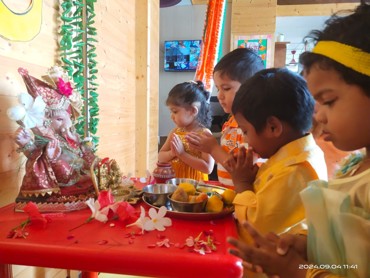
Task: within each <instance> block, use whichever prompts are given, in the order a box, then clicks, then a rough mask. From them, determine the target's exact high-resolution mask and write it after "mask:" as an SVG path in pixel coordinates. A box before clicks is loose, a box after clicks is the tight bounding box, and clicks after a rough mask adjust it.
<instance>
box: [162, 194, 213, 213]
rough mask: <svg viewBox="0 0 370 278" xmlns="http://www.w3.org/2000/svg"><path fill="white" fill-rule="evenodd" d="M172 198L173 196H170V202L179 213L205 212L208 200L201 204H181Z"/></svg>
mask: <svg viewBox="0 0 370 278" xmlns="http://www.w3.org/2000/svg"><path fill="white" fill-rule="evenodd" d="M171 197H172V194H170V195H169V196H168V200H169V201H170V204H171V206H172V209H173V210H174V211H179V212H204V210H205V207H206V204H207V199H205V200H203V201H201V202H181V201H176V200H173V199H172V198H171Z"/></svg>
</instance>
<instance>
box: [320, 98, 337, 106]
mask: <svg viewBox="0 0 370 278" xmlns="http://www.w3.org/2000/svg"><path fill="white" fill-rule="evenodd" d="M335 101H336V99H331V100H326V101H323V102H322V105H327V106H332V105H333V104H334V102H335Z"/></svg>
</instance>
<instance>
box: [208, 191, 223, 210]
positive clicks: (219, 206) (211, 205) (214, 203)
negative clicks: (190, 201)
mask: <svg viewBox="0 0 370 278" xmlns="http://www.w3.org/2000/svg"><path fill="white" fill-rule="evenodd" d="M223 208H224V203H223V202H222V200H221V199H220V198H219V197H218V196H216V195H213V196H211V197H209V198H208V201H207V204H206V211H207V212H216V213H217V212H221V211H222V210H223Z"/></svg>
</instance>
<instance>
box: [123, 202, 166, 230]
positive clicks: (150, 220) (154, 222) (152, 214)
mask: <svg viewBox="0 0 370 278" xmlns="http://www.w3.org/2000/svg"><path fill="white" fill-rule="evenodd" d="M140 210H141V213H140V217H139V218H138V219H137V220H136V222H135V223H132V224H130V225H127V226H126V227H130V226H134V225H136V226H138V227H139V228H141V231H142V233H144V231H153V230H157V231H164V230H166V227H169V226H171V225H172V220H171V219H170V218H168V217H165V215H166V213H167V208H166V207H165V206H162V207H160V208H159V210H158V211H157V210H156V209H155V208H150V209H149V212H148V214H149V217H147V216H146V214H145V209H144V208H143V207H140Z"/></svg>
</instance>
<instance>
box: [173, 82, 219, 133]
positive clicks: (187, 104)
mask: <svg viewBox="0 0 370 278" xmlns="http://www.w3.org/2000/svg"><path fill="white" fill-rule="evenodd" d="M209 97H210V92H208V91H207V90H206V89H205V88H204V84H203V82H202V81H196V82H195V81H189V82H184V83H180V84H177V85H175V87H173V88H172V89H171V91H170V92H169V93H168V97H167V100H166V105H167V106H168V105H170V104H172V105H175V106H181V107H184V108H186V109H190V108H191V106H192V105H194V104H196V103H199V106H198V110H199V111H198V115H197V121H198V122H199V123H200V124H202V125H203V126H205V127H208V128H209V127H210V126H211V123H212V115H211V110H210V104H209V102H208V100H209Z"/></svg>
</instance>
